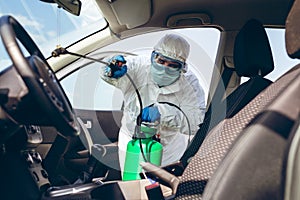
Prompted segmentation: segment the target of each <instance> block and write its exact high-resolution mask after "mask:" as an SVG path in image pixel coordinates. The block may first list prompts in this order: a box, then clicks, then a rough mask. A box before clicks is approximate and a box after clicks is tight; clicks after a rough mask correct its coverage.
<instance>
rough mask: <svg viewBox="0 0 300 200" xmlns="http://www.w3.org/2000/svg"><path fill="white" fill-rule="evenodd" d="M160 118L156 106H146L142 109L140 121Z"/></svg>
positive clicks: (152, 120)
mask: <svg viewBox="0 0 300 200" xmlns="http://www.w3.org/2000/svg"><path fill="white" fill-rule="evenodd" d="M159 118H160V113H159V111H158V108H157V107H156V106H151V107H149V106H148V107H146V108H144V109H143V111H142V121H144V122H155V121H157V120H158V119H159Z"/></svg>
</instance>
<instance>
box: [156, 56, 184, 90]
mask: <svg viewBox="0 0 300 200" xmlns="http://www.w3.org/2000/svg"><path fill="white" fill-rule="evenodd" d="M151 76H152V79H153V81H154V82H155V83H157V84H158V85H159V86H167V85H171V84H172V83H174V82H175V81H176V80H178V78H179V76H180V70H178V69H174V68H170V67H165V66H164V65H162V64H159V63H157V62H155V61H154V60H152V59H151Z"/></svg>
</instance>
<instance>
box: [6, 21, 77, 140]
mask: <svg viewBox="0 0 300 200" xmlns="http://www.w3.org/2000/svg"><path fill="white" fill-rule="evenodd" d="M0 35H1V38H2V41H3V44H4V46H5V48H6V51H7V53H8V55H9V57H10V59H11V60H12V63H13V66H12V67H11V68H12V69H13V71H15V73H16V77H19V79H20V80H21V81H23V83H21V85H25V86H26V87H27V90H25V91H27V92H25V94H23V95H22V96H21V98H19V99H18V101H17V102H14V103H11V102H8V103H6V104H5V105H4V106H3V108H4V110H5V111H6V112H7V113H8V115H9V116H10V117H11V118H13V120H15V121H16V122H17V123H18V124H21V125H26V124H32V125H46V126H54V127H56V129H57V130H58V131H59V133H60V134H62V135H64V136H76V135H78V134H79V130H80V129H79V126H78V122H77V121H76V118H75V114H74V112H73V109H72V107H71V104H70V102H69V101H68V98H67V97H66V95H65V93H64V91H63V89H62V87H61V85H60V83H59V81H58V80H57V78H56V76H55V74H54V72H53V71H52V69H51V68H50V66H49V64H48V63H47V61H46V59H45V57H44V56H43V54H42V53H41V51H40V50H39V48H38V47H37V45H36V44H35V43H34V41H33V40H32V39H31V37H30V36H29V34H28V33H27V32H26V31H25V29H24V28H23V27H22V26H21V25H20V24H19V23H18V21H17V20H16V19H14V18H13V17H12V16H3V17H1V18H0ZM17 39H18V41H19V43H18V42H17ZM19 44H22V45H23V47H24V48H25V49H26V50H27V51H28V53H29V54H30V55H29V56H28V57H25V55H24V53H23V52H22V50H21V48H20V46H19ZM17 80H18V78H17V79H16V82H15V84H16V85H17V84H18V83H17ZM19 85H20V83H19ZM23 93H24V92H23ZM8 95H9V94H8ZM8 99H10V98H8Z"/></svg>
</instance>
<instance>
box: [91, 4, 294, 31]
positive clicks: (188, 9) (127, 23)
mask: <svg viewBox="0 0 300 200" xmlns="http://www.w3.org/2000/svg"><path fill="white" fill-rule="evenodd" d="M291 2H293V1H292V0H289V1H286V0H267V1H260V0H243V1H240V0H228V1H226V2H224V1H223V0H214V3H213V2H212V1H211V0H201V1H199V0H185V1H177V2H174V1H173V0H164V1H161V0H139V1H135V0H122V1H120V0H114V1H108V0H96V3H97V5H98V6H99V9H100V10H101V12H102V13H103V15H104V17H105V18H106V20H107V21H108V22H109V24H110V28H111V29H112V31H113V32H115V33H121V32H122V31H125V30H128V29H133V28H137V27H162V28H167V27H172V28H174V27H182V26H184V27H192V26H195V24H196V25H198V26H216V27H220V28H222V29H224V30H238V29H239V28H240V27H242V25H243V24H244V22H245V21H247V20H248V19H250V18H255V19H257V20H259V21H261V22H262V23H263V24H264V25H265V26H272V27H274V26H277V27H284V25H285V19H286V16H287V14H288V11H289V9H290V7H291V5H292V4H291ZM121 7H122V9H121ZM141 13H142V14H141ZM191 15H194V16H193V17H192V16H191ZM136 16H139V17H138V18H137V17H136ZM199 16H201V17H199ZM224 16H227V17H225V18H224ZM237 16H238V17H237ZM270 16H272V18H270ZM274 16H276V17H274ZM174 18H177V25H176V23H175V24H174V23H170V22H171V21H172V20H173V22H174ZM230 19H232V20H230ZM178 20H179V21H178ZM175 21H176V20H175ZM178 22H179V23H178ZM197 23H198V24H197ZM171 25H172V26H171Z"/></svg>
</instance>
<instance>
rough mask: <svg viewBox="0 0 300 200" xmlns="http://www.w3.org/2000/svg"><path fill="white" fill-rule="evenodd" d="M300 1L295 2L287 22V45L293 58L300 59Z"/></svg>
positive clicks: (288, 52) (288, 51)
mask: <svg viewBox="0 0 300 200" xmlns="http://www.w3.org/2000/svg"><path fill="white" fill-rule="evenodd" d="M299 19H300V1H298V0H295V1H294V3H293V5H292V8H291V10H290V12H289V14H288V16H287V19H286V22H285V44H286V51H287V54H288V55H289V56H290V57H291V58H300V26H299Z"/></svg>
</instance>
